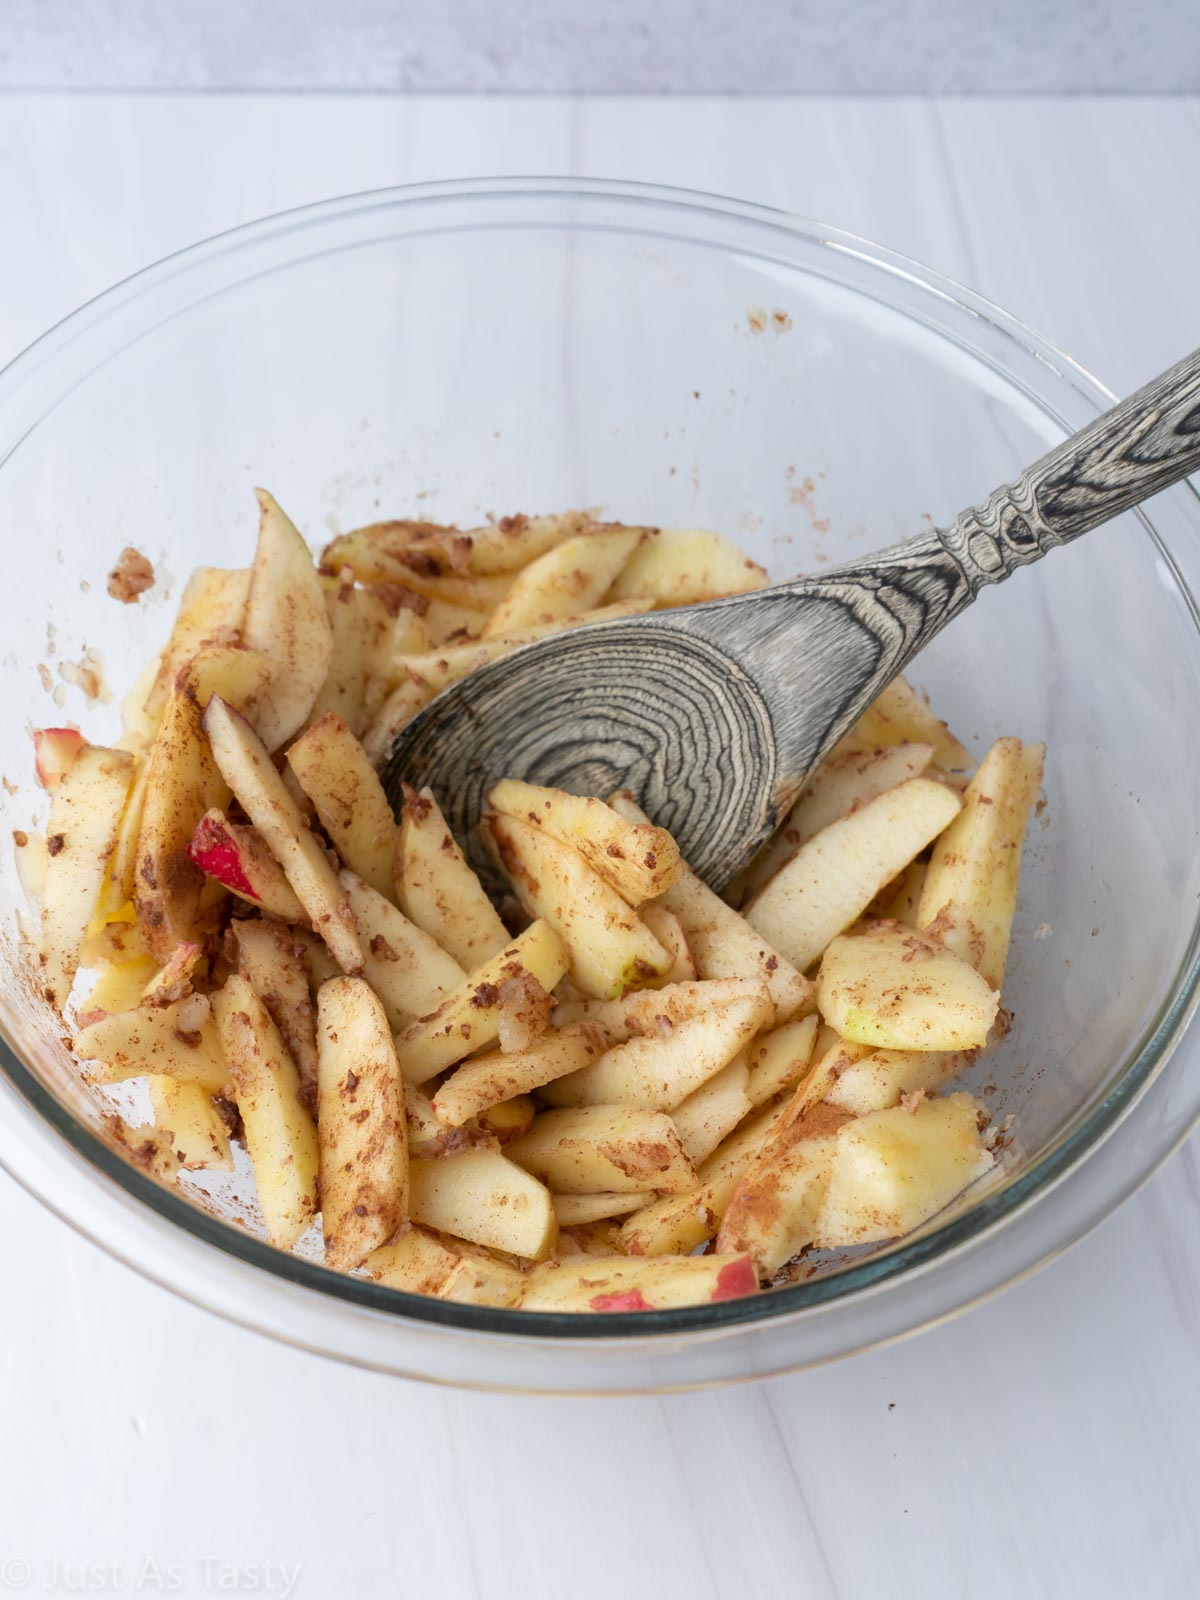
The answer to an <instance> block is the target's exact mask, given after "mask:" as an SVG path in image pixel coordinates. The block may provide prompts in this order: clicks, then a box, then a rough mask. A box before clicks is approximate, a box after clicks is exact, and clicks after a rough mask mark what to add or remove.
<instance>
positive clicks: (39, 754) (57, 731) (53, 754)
mask: <svg viewBox="0 0 1200 1600" xmlns="http://www.w3.org/2000/svg"><path fill="white" fill-rule="evenodd" d="M86 742H87V741H86V740H85V739H84V737H83V735H82V734H81V733H80V731H79V729H78V728H35V729H34V730H33V761H34V767H35V768H36V770H37V776H38V782H39V783H40V784H41V786H42V788H43V789H57V788H58V786H59V784H60V783H61V782H62V780H63V779H64V778H65V777H66V775H67V773H68V772H70V770H71V768H72V767H73V766H74V765H75V758H76V756H78V754H79V752H80V751H81V750H82V749H83V747H84V744H85V743H86Z"/></svg>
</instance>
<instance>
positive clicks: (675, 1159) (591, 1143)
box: [508, 1106, 697, 1194]
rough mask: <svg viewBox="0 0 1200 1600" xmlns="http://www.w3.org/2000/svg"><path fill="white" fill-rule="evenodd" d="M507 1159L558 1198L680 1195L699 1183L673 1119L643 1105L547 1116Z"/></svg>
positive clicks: (575, 1110) (582, 1109)
mask: <svg viewBox="0 0 1200 1600" xmlns="http://www.w3.org/2000/svg"><path fill="white" fill-rule="evenodd" d="M508 1154H509V1156H510V1157H511V1158H512V1160H514V1161H515V1162H517V1163H518V1165H520V1166H522V1167H524V1168H526V1170H527V1171H529V1172H532V1173H533V1174H534V1176H535V1177H538V1178H540V1179H541V1180H542V1182H543V1183H546V1184H549V1186H550V1187H551V1188H552V1189H553V1190H554V1191H555V1193H556V1194H599V1193H602V1192H609V1191H613V1192H617V1193H620V1192H621V1191H622V1190H640V1189H654V1190H656V1191H658V1192H660V1193H679V1192H680V1191H681V1190H686V1189H694V1188H695V1187H696V1181H697V1180H696V1169H695V1167H693V1165H692V1163H691V1162H690V1161H689V1160H688V1157H687V1152H686V1151H685V1150H684V1148H683V1145H682V1143H681V1142H680V1138H679V1135H678V1134H677V1133H676V1131H675V1124H674V1123H673V1122H672V1121H671V1119H670V1117H668V1116H667V1114H666V1113H665V1112H664V1111H645V1110H643V1109H642V1108H641V1107H639V1106H576V1107H573V1108H572V1109H570V1110H567V1111H543V1112H542V1114H541V1116H540V1117H538V1118H537V1119H536V1120H535V1121H534V1124H533V1127H532V1128H531V1129H530V1130H529V1132H528V1133H527V1134H526V1135H525V1137H524V1138H523V1139H518V1140H517V1141H516V1143H515V1144H511V1145H509V1147H508Z"/></svg>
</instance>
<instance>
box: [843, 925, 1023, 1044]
mask: <svg viewBox="0 0 1200 1600" xmlns="http://www.w3.org/2000/svg"><path fill="white" fill-rule="evenodd" d="M817 1003H818V1005H819V1006H820V1009H821V1015H822V1016H823V1017H824V1018H825V1020H826V1021H827V1022H828V1023H829V1025H830V1026H831V1027H833V1028H836V1029H837V1031H838V1033H839V1034H840V1035H841V1036H842V1038H843V1039H848V1040H851V1041H852V1042H853V1043H856V1044H865V1045H871V1046H874V1047H876V1048H882V1049H885V1050H935V1051H942V1050H970V1049H974V1048H977V1047H979V1046H982V1045H984V1044H986V1043H987V1036H988V1033H989V1031H990V1029H991V1026H992V1024H993V1022H995V1020H996V1013H997V1011H998V1010H999V1006H1000V997H999V995H998V994H997V993H996V991H995V990H994V989H993V988H992V987H991V986H990V984H989V983H988V981H987V979H986V978H984V977H982V976H981V975H980V974H979V973H978V972H976V971H975V969H974V967H971V966H969V965H968V964H967V962H965V961H963V960H962V959H961V958H960V957H959V956H956V955H954V954H953V953H952V952H951V951H949V950H946V949H945V948H944V947H943V946H942V945H940V944H938V943H937V942H936V941H935V940H933V939H929V938H926V937H925V936H924V935H922V934H919V933H916V932H914V931H913V930H912V929H910V928H896V927H893V926H891V925H890V924H882V925H879V926H877V927H875V928H874V929H872V930H871V931H869V932H867V933H863V934H859V935H856V936H854V937H851V938H841V939H835V940H834V941H833V943H832V944H831V945H830V946H829V948H828V949H827V950H826V952H825V955H824V958H823V959H822V961H821V972H820V976H819V977H818V979H817Z"/></svg>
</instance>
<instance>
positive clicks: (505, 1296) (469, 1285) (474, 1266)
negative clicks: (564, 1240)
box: [438, 1255, 525, 1306]
mask: <svg viewBox="0 0 1200 1600" xmlns="http://www.w3.org/2000/svg"><path fill="white" fill-rule="evenodd" d="M524 1291H525V1274H524V1272H522V1271H521V1269H520V1267H514V1266H510V1265H509V1263H508V1262H507V1261H497V1260H496V1259H495V1257H493V1256H473V1255H472V1256H463V1257H462V1259H461V1260H460V1261H459V1262H458V1264H457V1266H455V1267H454V1268H452V1270H451V1272H450V1274H449V1276H448V1277H447V1278H446V1279H445V1281H444V1282H443V1283H442V1286H441V1288H440V1289H439V1290H438V1299H439V1300H455V1301H458V1302H459V1303H460V1304H462V1305H472V1306H511V1305H515V1304H516V1302H517V1301H518V1300H519V1299H520V1298H521V1295H522V1294H523V1293H524Z"/></svg>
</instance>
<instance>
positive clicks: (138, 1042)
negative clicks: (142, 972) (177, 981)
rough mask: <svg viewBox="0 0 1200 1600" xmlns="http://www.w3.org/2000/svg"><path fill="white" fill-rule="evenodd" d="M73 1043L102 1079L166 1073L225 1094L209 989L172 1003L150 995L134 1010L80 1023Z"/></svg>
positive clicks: (118, 1080) (222, 1061)
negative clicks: (94, 1063) (81, 1026)
mask: <svg viewBox="0 0 1200 1600" xmlns="http://www.w3.org/2000/svg"><path fill="white" fill-rule="evenodd" d="M72 1049H73V1050H74V1052H75V1055H76V1058H77V1059H78V1060H80V1061H94V1062H96V1066H95V1067H93V1068H92V1071H91V1076H92V1078H94V1079H95V1081H96V1082H98V1083H121V1082H123V1081H124V1079H126V1078H143V1077H146V1076H147V1075H151V1074H156V1073H157V1074H163V1075H165V1076H166V1077H169V1078H177V1079H178V1080H179V1081H180V1082H181V1083H194V1084H197V1085H199V1087H200V1088H202V1089H204V1090H206V1091H207V1093H209V1094H224V1093H225V1091H226V1090H227V1088H228V1086H229V1076H230V1075H229V1069H228V1067H227V1066H226V1063H225V1057H224V1055H223V1054H222V1051H221V1042H220V1039H219V1038H218V1036H217V1029H216V1024H215V1023H214V1021H213V1014H212V1005H211V1003H210V1001H209V998H208V996H207V995H204V994H192V995H187V996H186V997H185V998H184V999H182V1000H175V1001H173V1002H172V1003H171V1004H170V1005H166V1006H161V1005H156V1004H155V1003H154V1001H153V1000H148V1001H146V1002H144V1003H143V1004H141V1005H139V1006H137V1007H136V1008H135V1009H134V1010H132V1011H118V1012H114V1013H112V1014H110V1015H108V1016H104V1017H101V1018H100V1019H99V1020H98V1021H96V1022H92V1023H90V1024H89V1025H88V1026H87V1027H86V1028H81V1029H80V1030H79V1032H78V1033H77V1034H76V1035H75V1038H74V1041H73V1043H72Z"/></svg>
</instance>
